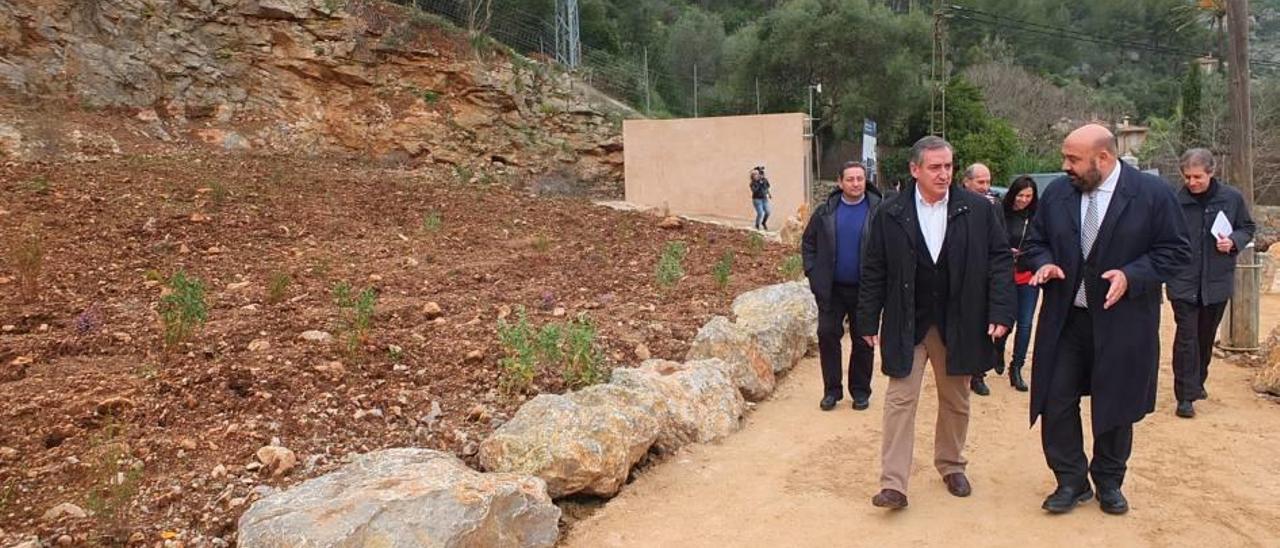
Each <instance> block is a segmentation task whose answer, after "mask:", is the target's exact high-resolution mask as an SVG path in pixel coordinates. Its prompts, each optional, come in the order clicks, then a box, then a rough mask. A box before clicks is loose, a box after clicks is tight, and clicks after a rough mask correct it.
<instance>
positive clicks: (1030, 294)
mask: <svg viewBox="0 0 1280 548" xmlns="http://www.w3.org/2000/svg"><path fill="white" fill-rule="evenodd" d="M1016 295H1017V296H1018V317H1017V318H1015V320H1014V329H1013V360H1012V361H1010V362H1009V366H1010V367H1022V366H1023V365H1024V364H1026V362H1027V347H1028V346H1030V345H1031V322H1032V319H1033V318H1034V317H1035V314H1036V301H1038V300H1039V299H1040V288H1038V287H1036V286H1033V285H1020V286H1017V291H1016ZM1008 340H1009V337H1008V336H1007V335H1006V336H1005V338H1003V339H1000V358H1001V359H1004V349H1005V342H1006V341H1008Z"/></svg>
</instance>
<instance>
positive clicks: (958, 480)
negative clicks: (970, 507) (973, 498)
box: [942, 472, 973, 497]
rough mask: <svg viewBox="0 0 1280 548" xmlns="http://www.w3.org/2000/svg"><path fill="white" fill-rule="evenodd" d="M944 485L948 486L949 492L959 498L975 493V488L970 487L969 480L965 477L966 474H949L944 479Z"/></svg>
mask: <svg viewBox="0 0 1280 548" xmlns="http://www.w3.org/2000/svg"><path fill="white" fill-rule="evenodd" d="M942 483H945V484H947V491H948V492H950V493H951V494H952V495H955V496H957V497H967V496H969V494H970V493H973V486H971V485H969V478H966V477H964V472H956V473H954V474H947V475H945V476H943V477H942Z"/></svg>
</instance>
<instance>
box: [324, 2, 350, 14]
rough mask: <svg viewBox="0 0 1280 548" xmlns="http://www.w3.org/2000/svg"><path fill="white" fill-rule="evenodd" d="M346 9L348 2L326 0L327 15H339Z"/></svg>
mask: <svg viewBox="0 0 1280 548" xmlns="http://www.w3.org/2000/svg"><path fill="white" fill-rule="evenodd" d="M345 7H347V0H324V10H325V12H327V13H337V12H338V11H340V10H341V9H342V8H345Z"/></svg>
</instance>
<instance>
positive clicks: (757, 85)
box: [756, 76, 760, 114]
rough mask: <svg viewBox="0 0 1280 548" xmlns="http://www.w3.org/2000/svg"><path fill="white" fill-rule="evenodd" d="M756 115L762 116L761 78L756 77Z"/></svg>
mask: <svg viewBox="0 0 1280 548" xmlns="http://www.w3.org/2000/svg"><path fill="white" fill-rule="evenodd" d="M756 114H760V77H759V76H756Z"/></svg>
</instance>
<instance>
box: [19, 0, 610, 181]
mask: <svg viewBox="0 0 1280 548" xmlns="http://www.w3.org/2000/svg"><path fill="white" fill-rule="evenodd" d="M473 44H474V46H473ZM567 78H568V77H567V76H564V75H563V74H561V73H558V72H557V71H555V70H554V69H552V68H550V67H549V66H548V65H547V64H544V63H541V62H538V61H535V60H529V59H525V58H522V57H519V56H515V55H513V54H510V53H509V52H507V51H505V50H504V49H503V48H501V47H498V46H496V45H493V44H492V43H487V42H483V41H471V40H468V39H467V37H466V36H465V34H464V33H462V32H460V31H458V30H457V29H454V28H452V27H450V26H449V25H448V24H447V23H444V22H442V21H440V20H438V19H436V18H433V17H431V16H428V15H425V14H422V13H419V12H413V11H411V10H407V9H405V8H402V7H399V6H395V5H392V4H388V3H383V2H380V1H376V0H180V1H175V2H157V1H154V0H110V1H108V0H23V1H21V2H9V1H3V2H0V158H9V159H17V160H20V161H62V160H92V159H95V158H98V157H101V156H104V155H112V154H121V153H123V154H130V153H131V152H134V151H145V150H147V149H148V148H151V147H156V146H173V145H184V144H187V143H194V144H199V145H200V146H213V147H219V148H223V149H230V150H243V151H254V152H271V153H305V154H326V155H335V154H336V155H347V154H349V155H358V156H365V157H371V158H375V159H380V160H385V161H387V162H392V163H396V164H407V165H427V164H443V165H451V166H454V169H455V171H456V172H457V173H459V174H460V175H462V176H464V177H478V178H483V177H488V176H495V175H496V176H503V177H512V176H514V177H520V178H525V177H527V178H528V179H529V180H530V181H531V182H533V181H537V180H538V179H547V180H550V181H551V182H553V183H556V184H555V185H553V186H555V187H557V188H559V189H563V187H564V186H565V181H571V182H575V181H585V182H586V184H587V185H588V186H590V187H591V188H593V189H596V190H598V191H599V192H600V193H604V194H610V193H612V192H614V191H616V190H617V189H620V188H621V182H620V181H621V172H620V170H621V164H622V154H621V146H622V145H621V137H620V123H619V119H618V117H617V116H606V115H604V114H602V113H600V112H598V111H596V110H594V109H592V108H590V107H589V106H586V105H585V104H584V101H582V100H580V99H577V98H576V97H575V96H574V95H571V94H570V93H569V90H570V89H572V87H571V86H570V85H569V83H568V80H567ZM546 174H551V175H554V176H553V177H545V176H544V175H546ZM569 190H572V189H569Z"/></svg>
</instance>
